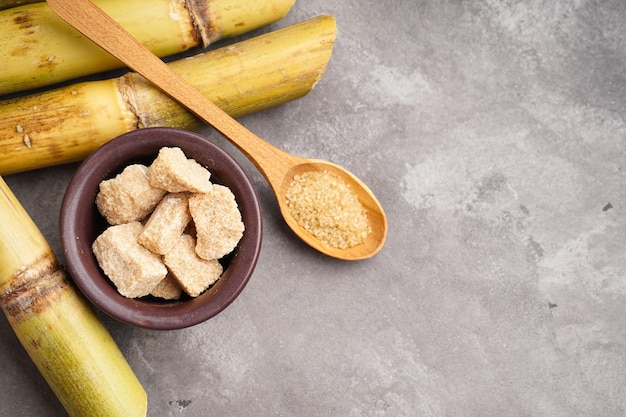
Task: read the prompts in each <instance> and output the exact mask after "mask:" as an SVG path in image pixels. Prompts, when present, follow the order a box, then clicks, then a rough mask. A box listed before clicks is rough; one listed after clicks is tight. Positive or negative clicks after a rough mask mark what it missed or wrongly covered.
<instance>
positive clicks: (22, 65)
mask: <svg viewBox="0 0 626 417" xmlns="http://www.w3.org/2000/svg"><path fill="white" fill-rule="evenodd" d="M293 2H294V0H95V3H97V4H98V6H99V7H101V8H102V9H103V10H104V11H105V12H107V13H108V14H109V15H110V16H111V17H113V19H115V20H116V21H117V22H119V23H120V24H121V25H122V26H123V27H124V28H125V29H126V30H128V31H129V32H130V33H131V34H132V35H133V36H135V37H136V38H137V39H138V40H139V41H140V42H142V43H143V44H144V45H145V46H146V47H147V48H148V49H150V50H151V51H152V52H154V53H155V54H156V55H158V56H168V55H172V54H176V53H180V52H183V51H186V50H188V49H190V48H193V47H206V46H208V45H209V44H210V43H212V42H214V41H215V40H217V39H222V38H225V37H229V36H234V35H238V34H241V33H245V32H248V31H250V30H252V29H256V28H258V27H261V26H263V25H266V24H269V23H272V22H274V21H276V20H279V19H281V18H282V17H283V16H284V15H285V14H286V13H287V12H288V11H289V9H290V8H291V6H292V5H293ZM0 28H2V31H0V54H1V55H2V58H3V63H2V69H0V95H4V94H8V93H15V92H18V91H25V90H29V89H33V88H38V87H43V86H48V85H52V84H54V83H59V82H62V81H67V80H71V79H74V78H77V77H81V76H86V75H90V74H95V73H100V72H103V71H107V70H112V69H115V68H121V67H123V65H122V63H120V62H119V61H118V60H116V59H115V58H113V57H112V56H110V55H109V54H107V53H106V52H104V51H103V50H102V49H100V48H99V47H98V46H97V45H95V44H93V42H91V41H90V40H88V39H87V38H85V37H84V36H82V35H81V34H79V33H78V32H77V31H76V30H75V29H73V28H72V27H71V26H69V25H68V24H67V23H65V22H64V21H62V20H61V19H60V18H59V17H58V16H56V14H55V13H53V12H52V10H50V8H49V7H48V5H47V4H46V3H45V2H43V3H32V4H25V5H23V6H19V7H14V8H10V9H6V10H2V11H0Z"/></svg>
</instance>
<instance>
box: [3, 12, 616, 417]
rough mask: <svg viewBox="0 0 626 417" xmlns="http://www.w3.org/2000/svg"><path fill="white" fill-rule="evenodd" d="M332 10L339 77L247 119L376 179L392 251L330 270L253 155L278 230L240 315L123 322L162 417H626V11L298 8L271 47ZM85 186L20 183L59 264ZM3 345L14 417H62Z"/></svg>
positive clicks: (57, 174)
mask: <svg viewBox="0 0 626 417" xmlns="http://www.w3.org/2000/svg"><path fill="white" fill-rule="evenodd" d="M321 13H329V14H332V15H334V16H335V17H336V19H337V24H338V30H339V35H338V39H337V43H336V47H335V51H334V55H333V58H332V60H331V63H330V66H329V68H328V71H327V73H326V75H325V77H324V78H323V79H322V81H321V82H320V83H319V84H318V85H317V87H316V89H315V90H314V91H313V92H312V93H311V94H310V95H309V96H307V97H305V98H303V99H301V100H299V101H297V102H294V103H290V104H287V105H284V106H282V107H280V108H277V109H272V110H269V111H266V112H264V113H262V114H256V115H253V116H250V117H247V118H244V119H242V122H243V123H244V124H246V125H247V126H248V127H249V128H251V129H252V130H253V131H255V132H256V133H258V134H259V135H261V136H262V137H265V138H267V139H268V140H269V141H270V142H272V143H274V144H276V145H277V146H279V147H282V148H283V149H285V150H287V151H290V152H292V153H295V154H299V155H303V156H311V157H318V158H322V159H327V160H331V161H333V162H336V163H339V164H341V165H344V166H346V167H348V168H349V169H350V170H352V171H353V172H354V173H356V174H357V175H359V176H360V177H361V178H362V179H363V180H364V181H365V182H366V183H367V184H369V185H370V187H371V188H372V189H373V190H374V192H375V193H376V194H377V195H378V197H379V199H380V200H381V202H382V204H383V205H384V206H385V208H386V211H387V214H388V216H389V227H390V229H389V236H388V241H387V244H386V246H385V248H384V249H383V250H382V252H381V253H379V254H378V255H377V256H376V257H375V258H373V259H371V260H367V261H363V262H357V263H345V262H341V261H336V260H332V259H329V258H326V257H324V256H322V255H319V254H317V253H315V252H313V251H312V250H310V249H309V248H308V247H307V246H305V245H304V244H302V243H301V242H300V241H299V240H297V239H296V238H295V237H294V236H293V235H292V234H291V232H290V231H289V230H287V228H286V227H285V226H284V224H283V223H282V221H281V220H280V218H279V217H278V211H277V207H276V204H275V202H274V200H273V197H272V195H271V194H270V191H269V188H268V187H267V186H266V185H265V183H264V181H263V180H262V178H261V176H260V175H259V174H258V173H257V172H256V171H255V170H254V169H253V167H252V165H250V164H248V163H247V162H246V161H243V159H242V158H241V157H240V155H239V156H238V157H239V159H240V160H242V162H243V163H244V165H245V167H246V168H247V171H248V172H249V173H250V175H251V176H252V178H253V179H254V181H255V184H256V185H257V186H258V191H259V194H260V197H261V200H262V204H263V210H264V221H265V235H264V248H263V251H262V255H261V259H260V261H259V264H258V268H257V270H256V272H255V275H254V276H253V278H252V280H251V281H250V283H249V285H248V286H247V287H246V289H245V291H244V292H243V293H242V295H241V296H240V297H239V298H238V299H237V300H236V301H235V302H234V303H233V304H232V305H231V306H230V307H229V308H228V309H226V310H225V311H224V312H223V313H222V314H220V315H219V316H217V317H215V318H214V319H211V320H209V321H208V322H206V323H203V324H201V325H198V326H196V327H193V328H190V329H186V330H181V331H175V332H151V331H145V330H141V329H135V328H131V327H128V326H125V325H122V324H119V323H117V322H114V321H112V320H110V319H108V318H106V317H103V320H104V321H105V323H106V325H107V327H108V328H109V329H110V331H111V333H112V334H113V336H114V337H115V339H116V341H117V342H118V343H119V345H120V347H121V348H122V350H123V352H124V354H125V355H126V357H127V358H128V360H129V362H130V364H131V366H132V367H133V369H134V370H135V371H136V373H137V375H138V377H139V378H140V380H141V382H142V383H143V384H144V386H145V388H146V390H147V392H148V395H149V401H150V405H149V415H150V416H159V417H160V416H187V417H201V416H202V417H205V416H233V417H246V416H250V417H252V416H254V417H258V416H316V417H321V416H350V417H374V416H385V417H392V416H393V417H395V416H406V417H414V416H420V417H421V416H554V417H571V416H589V417H592V416H607V417H608V416H615V417H617V416H623V415H625V414H626V388H625V387H626V362H625V360H626V346H625V345H626V277H625V275H626V257H625V255H624V247H625V246H626V218H625V216H624V211H625V208H626V191H625V185H626V160H625V158H626V144H625V141H626V122H625V120H624V117H625V115H626V98H625V97H626V72H625V70H624V68H625V66H626V65H625V64H626V31H625V30H624V29H625V27H626V2H624V1H623V0H609V1H603V2H597V1H591V0H568V1H551V0H529V1H515V0H503V1H495V0H485V1H445V0H444V1H420V0H398V1H394V2H380V1H374V0H361V1H356V0H350V1H342V2H337V1H330V0H311V1H304V0H301V1H299V2H297V3H296V4H295V6H294V8H293V9H292V11H291V12H290V13H289V15H288V16H287V17H286V18H285V19H284V20H282V21H280V22H278V23H276V24H275V25H273V26H272V27H271V28H268V29H265V30H269V29H273V28H279V27H284V26H286V25H288V24H291V23H295V22H298V21H301V20H304V19H306V18H309V17H313V16H316V15H318V14H321ZM257 33H260V32H257ZM205 132H206V133H207V135H209V136H211V137H213V138H214V139H215V140H217V141H222V140H221V138H219V137H217V136H216V135H215V134H214V133H212V132H211V131H210V130H209V129H206V131H205ZM221 143H223V141H222V142H221ZM74 169H75V165H70V166H63V167H57V168H52V169H46V170H40V171H36V172H31V173H28V174H21V175H13V176H9V177H7V178H6V180H7V182H8V183H9V184H10V185H11V187H12V189H13V190H14V192H15V193H16V195H17V196H18V197H19V198H20V201H21V202H22V203H23V204H24V206H25V207H26V208H27V210H28V211H29V212H30V213H31V215H32V216H33V218H34V219H35V221H36V222H37V224H38V225H39V226H40V228H41V230H42V231H43V232H44V234H45V235H46V237H47V238H48V239H49V240H50V242H51V244H52V245H53V246H54V248H55V250H57V251H59V244H58V233H57V224H58V212H59V207H60V203H61V199H62V194H63V192H64V189H65V186H66V185H67V182H68V181H69V177H70V175H71V174H72V172H73V170H74ZM0 332H1V333H2V338H1V339H0V369H2V372H1V373H0V385H1V386H2V387H3V390H2V393H0V413H1V414H2V415H11V416H15V417H22V416H24V417H26V416H63V415H65V414H64V411H63V410H62V408H61V406H60V405H59V404H58V402H57V400H56V399H55V397H54V395H53V394H52V393H51V391H50V390H49V389H48V388H47V386H46V384H45V382H44V381H43V380H42V379H41V377H40V376H39V374H38V373H37V371H36V370H35V369H34V367H33V365H32V364H31V363H30V360H29V359H28V357H26V355H25V353H24V351H23V350H22V348H21V346H20V345H19V343H18V342H17V340H16V338H15V337H14V335H13V334H12V332H11V330H10V328H9V326H8V324H7V323H6V320H5V319H4V318H2V319H1V321H0Z"/></svg>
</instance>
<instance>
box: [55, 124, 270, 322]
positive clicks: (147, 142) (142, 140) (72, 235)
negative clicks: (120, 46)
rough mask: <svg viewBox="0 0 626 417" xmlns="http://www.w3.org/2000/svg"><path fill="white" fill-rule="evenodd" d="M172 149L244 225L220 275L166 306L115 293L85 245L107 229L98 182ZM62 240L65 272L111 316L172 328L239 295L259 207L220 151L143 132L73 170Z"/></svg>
mask: <svg viewBox="0 0 626 417" xmlns="http://www.w3.org/2000/svg"><path fill="white" fill-rule="evenodd" d="M164 146H168V147H174V146H177V147H179V148H181V149H182V150H183V152H184V153H185V155H186V156H187V157H188V158H193V159H195V160H196V161H197V162H198V163H200V164H201V165H203V166H205V167H206V168H207V169H208V170H209V171H210V172H211V181H212V182H213V183H216V184H221V185H225V186H227V187H229V188H230V189H231V191H232V192H233V194H234V195H235V199H236V201H237V204H238V205H239V209H240V211H241V215H242V220H243V222H244V225H245V232H244V234H243V237H242V239H241V240H240V242H239V244H238V246H237V247H236V248H235V250H234V251H233V252H232V253H231V254H230V255H227V256H226V257H225V258H223V259H222V260H221V262H222V265H223V267H224V273H223V275H222V276H221V277H220V278H219V280H218V281H217V282H216V283H215V284H213V285H212V286H211V287H210V288H209V289H208V290H206V291H205V292H204V293H202V294H201V295H200V296H198V297H196V298H191V297H188V296H186V295H183V297H181V299H180V300H176V301H169V300H161V299H157V298H153V297H150V296H147V297H142V298H137V299H130V298H126V297H124V296H122V295H120V294H119V293H118V291H117V289H116V288H115V286H114V285H113V284H112V283H111V281H110V280H109V279H108V278H107V277H106V275H105V274H104V273H103V272H102V270H101V269H100V267H99V265H98V262H97V260H96V258H95V256H94V254H93V252H92V249H91V245H92V243H93V242H94V240H95V239H96V237H97V236H98V235H99V234H100V233H102V232H103V231H104V230H105V229H106V227H108V225H107V223H106V220H104V218H103V217H102V216H101V215H100V213H99V211H98V209H97V207H96V204H95V197H96V194H97V192H98V187H99V184H100V182H101V181H103V180H105V179H109V178H112V177H114V176H116V175H117V174H118V173H120V172H121V171H122V170H123V169H124V168H125V167H126V166H128V165H130V164H133V163H142V164H144V165H147V166H148V165H150V163H151V162H152V161H153V160H154V159H155V158H156V156H157V154H158V151H159V149H161V148H162V147H164ZM59 225H60V236H61V246H62V248H63V255H64V258H65V262H66V267H67V270H68V272H69V274H70V276H71V277H72V279H73V281H74V282H75V284H76V286H77V287H78V288H79V289H80V291H81V292H82V293H83V294H84V295H85V297H86V298H87V299H88V300H89V301H91V302H92V303H93V304H94V305H95V306H96V307H97V308H99V309H100V310H102V311H103V312H104V313H106V314H108V315H109V316H111V317H113V318H115V319H117V320H119V321H121V322H124V323H127V324H130V325H134V326H138V327H142V328H147V329H156V330H172V329H180V328H185V327H189V326H192V325H195V324H198V323H200V322H203V321H205V320H207V319H209V318H211V317H213V316H215V315H216V314H218V313H220V312H221V311H222V310H223V309H224V308H226V307H227V306H228V305H229V304H230V303H232V302H233V301H234V300H235V298H237V296H238V295H239V294H240V293H241V291H242V290H243V289H244V287H245V286H246V284H247V282H248V280H249V279H250V276H251V275H252V273H253V271H254V268H255V266H256V263H257V259H258V256H259V252H260V249H261V234H262V222H261V210H260V207H259V201H258V198H257V195H256V192H255V190H254V187H253V185H252V183H251V182H250V179H249V178H248V176H247V175H246V173H245V172H244V171H243V169H242V168H241V166H240V165H239V164H238V163H237V161H236V160H235V159H233V158H232V157H231V156H230V155H229V154H228V153H227V152H226V151H224V150H223V149H221V148H220V147H218V146H217V145H216V144H214V143H213V142H211V141H210V140H209V139H207V138H205V137H203V136H201V135H198V134H196V133H193V132H189V131H185V130H179V129H173V128H161V127H158V128H147V129H140V130H135V131H132V132H129V133H125V134H123V135H121V136H119V137H117V138H115V139H113V140H111V141H109V142H107V143H106V144H105V145H103V146H101V147H100V148H99V149H97V150H96V151H95V152H93V153H92V154H91V155H90V156H89V157H88V158H87V159H85V161H84V162H83V163H82V164H81V165H80V166H79V168H78V170H77V171H76V173H75V174H74V176H73V177H72V179H71V180H70V183H69V185H68V187H67V191H66V193H65V195H64V198H63V203H62V206H61V216H60V222H59Z"/></svg>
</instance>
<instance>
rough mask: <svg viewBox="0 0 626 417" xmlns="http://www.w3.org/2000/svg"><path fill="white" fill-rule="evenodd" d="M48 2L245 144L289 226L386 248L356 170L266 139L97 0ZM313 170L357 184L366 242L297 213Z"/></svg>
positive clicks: (378, 215) (327, 250) (342, 252)
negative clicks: (312, 224) (313, 227)
mask: <svg viewBox="0 0 626 417" xmlns="http://www.w3.org/2000/svg"><path fill="white" fill-rule="evenodd" d="M47 3H48V6H49V7H50V8H51V9H52V10H53V11H54V12H55V13H56V14H58V15H59V16H60V17H61V18H62V19H63V20H65V21H66V22H67V23H69V24H70V25H72V26H73V27H74V28H75V29H76V30H78V31H79V32H81V33H82V34H83V35H85V36H86V37H87V38H89V39H91V40H92V41H93V42H95V43H96V44H98V45H100V47H102V48H103V49H105V50H106V51H107V52H109V53H110V54H111V55H113V56H115V57H116V58H117V59H119V60H120V61H122V62H123V63H124V64H126V65H127V66H128V67H130V68H132V69H133V70H135V71H136V72H137V73H139V74H141V75H142V76H143V77H145V78H146V79H147V80H149V81H150V82H152V83H153V84H155V85H156V86H158V87H159V88H160V89H161V90H163V91H164V92H165V93H166V94H168V95H170V96H171V97H172V98H173V99H175V100H177V101H178V102H179V103H181V104H182V105H183V106H185V107H187V108H188V109H189V110H190V111H191V112H193V113H195V114H196V115H197V116H198V117H199V118H200V119H202V120H204V121H205V122H207V123H209V124H210V125H212V126H213V127H214V128H215V129H216V130H218V131H219V132H220V133H221V134H222V135H224V136H225V137H226V138H227V139H228V140H230V141H231V142H232V143H233V144H234V145H235V146H236V147H237V148H239V150H241V151H242V152H243V153H244V154H245V155H246V156H247V157H248V158H249V159H250V160H251V161H252V163H254V165H255V166H256V167H257V168H258V169H259V171H260V172H261V173H262V174H263V175H264V176H265V178H266V180H267V182H268V183H269V184H270V186H271V188H272V189H273V191H274V194H275V195H276V198H277V200H278V205H279V207H280V211H281V213H282V215H283V217H284V218H285V221H286V222H287V224H288V225H289V227H290V228H291V229H292V230H293V231H294V232H295V233H296V234H297V235H298V236H299V237H300V238H301V239H302V240H304V241H305V242H306V243H307V244H309V245H310V246H311V247H313V248H314V249H317V250H318V251H320V252H322V253H324V254H326V255H329V256H332V257H334V258H338V259H344V260H357V259H365V258H369V257H371V256H373V255H375V254H376V253H377V252H378V251H379V250H380V249H381V248H382V246H383V243H384V241H385V237H386V235H387V218H386V217H385V213H384V211H383V208H382V206H381V205H380V203H379V202H378V200H377V199H376V197H375V196H374V194H373V193H372V192H371V191H370V189H369V188H368V187H367V186H366V185H365V184H364V183H363V182H361V181H360V180H359V179H358V178H357V177H356V176H354V175H353V174H351V173H350V172H348V171H346V170H345V169H344V168H341V167H339V166H337V165H335V164H332V163H330V162H326V161H321V160H317V159H306V158H300V157H297V156H294V155H291V154H288V153H286V152H284V151H282V150H280V149H278V148H276V147H274V146H272V145H270V144H269V143H267V142H265V141H264V140H263V139H261V138H259V137H258V136H256V135H255V134H253V133H252V132H250V131H249V130H248V129H246V128H245V127H243V126H242V125H241V124H239V123H238V122H237V121H235V120H234V119H233V118H232V117H230V116H229V115H228V114H226V113H225V112H224V111H223V110H221V109H220V108H219V107H217V106H216V105H215V104H214V103H212V102H211V101H210V100H209V99H207V98H206V97H204V96H203V95H202V94H201V93H200V92H199V91H198V90H197V89H196V88H195V87H193V86H192V85H190V84H189V83H188V82H187V81H186V80H184V79H183V78H182V77H180V76H179V75H178V74H177V73H175V72H174V71H172V70H171V69H170V68H169V67H168V66H167V65H166V64H165V63H164V62H163V61H162V60H161V59H160V58H158V57H157V56H155V55H154V54H153V53H152V52H150V51H149V50H148V49H146V48H145V47H144V46H143V45H142V44H141V43H139V42H138V41H137V40H136V39H135V38H134V37H133V36H132V35H131V34H129V33H128V32H127V31H126V30H125V29H123V28H122V27H121V26H120V25H119V24H117V22H115V21H114V20H113V19H111V18H110V17H109V16H108V15H107V14H106V13H104V12H103V11H102V10H101V9H100V8H98V7H97V6H96V5H94V4H93V3H92V2H91V1H89V0H47ZM307 171H330V172H333V173H335V174H337V175H339V176H340V177H341V178H342V179H343V180H344V181H345V182H346V183H347V184H349V185H350V186H351V188H352V190H353V191H354V192H355V193H356V194H357V195H358V198H359V200H360V201H361V203H362V204H363V206H364V207H365V210H366V213H367V216H368V219H369V222H370V225H371V228H372V232H371V233H370V234H369V235H368V237H367V238H366V240H365V242H363V243H361V244H359V245H357V246H353V247H350V248H347V249H339V248H335V247H331V246H327V245H324V244H322V242H320V241H319V240H318V239H317V238H316V237H314V236H313V235H312V234H310V233H309V232H308V231H306V230H305V229H304V228H303V227H302V226H301V225H300V224H299V223H298V222H297V221H296V219H294V218H293V216H292V215H291V214H290V212H289V208H288V207H287V202H286V198H285V194H286V191H287V188H288V187H289V185H290V184H291V182H292V181H293V178H294V176H295V175H298V174H302V173H303V172H307Z"/></svg>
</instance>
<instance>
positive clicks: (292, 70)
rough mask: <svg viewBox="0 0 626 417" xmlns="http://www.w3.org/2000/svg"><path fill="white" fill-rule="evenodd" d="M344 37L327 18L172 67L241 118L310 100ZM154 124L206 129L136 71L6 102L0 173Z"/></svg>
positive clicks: (72, 157)
mask: <svg viewBox="0 0 626 417" xmlns="http://www.w3.org/2000/svg"><path fill="white" fill-rule="evenodd" d="M336 34H337V28H336V23H335V19H334V18H333V17H332V16H328V15H322V16H318V17H315V18H312V19H309V20H306V21H304V22H301V23H298V24H295V25H292V26H288V27H286V28H283V29H279V30H276V31H273V32H270V33H266V34H264V35H261V36H257V37H255V38H251V39H248V40H245V41H241V42H238V43H235V44H232V45H229V46H226V47H223V48H219V49H215V50H211V51H208V52H205V53H202V54H198V55H195V56H192V57H189V58H185V59H182V60H179V61H174V62H172V63H170V64H169V65H170V66H171V67H172V68H173V69H174V70H175V71H176V72H178V73H179V74H180V75H181V76H182V77H183V78H185V79H186V80H187V81H188V82H190V83H191V84H192V85H194V86H195V87H196V88H198V90H200V91H201V92H202V94H204V95H205V96H206V97H207V98H208V99H209V100H212V101H213V102H214V103H215V104H217V105H218V106H219V107H220V108H221V109H222V110H224V111H225V112H227V113H228V114H230V115H231V116H233V117H240V116H244V115H246V114H251V113H254V112H259V111H262V110H265V109H269V108H271V107H275V106H278V105H281V104H284V103H287V102H289V101H292V100H296V99H299V98H301V97H304V96H305V95H307V94H308V93H309V92H310V91H311V90H312V89H313V88H314V86H315V85H316V84H317V83H318V81H320V80H321V78H322V77H323V75H324V72H325V70H326V67H327V65H328V63H329V61H330V58H331V55H332V51H333V46H334V42H335V37H336ZM153 126H169V127H176V128H180V129H188V130H193V129H197V128H198V127H200V126H202V124H201V123H200V122H199V121H198V119H197V118H196V117H195V116H194V115H192V114H191V113H190V112H188V111H187V110H186V109H185V108H183V107H182V106H181V105H179V104H178V103H177V102H175V101H174V100H172V99H171V98H170V97H168V96H167V95H165V94H164V93H162V92H161V91H160V90H159V89H157V88H155V87H154V86H152V84H150V83H148V82H146V81H145V80H144V79H143V78H142V77H140V76H139V75H137V74H135V73H128V74H126V75H123V76H121V77H119V78H112V79H107V80H99V81H90V82H85V83H78V84H73V85H69V86H66V87H62V88H59V89H55V90H49V91H44V92H41V93H37V94H31V95H27V96H23V97H19V98H15V99H9V100H5V101H0V174H11V173H16V172H23V171H28V170H32V169H37V168H43V167H47V166H53V165H58V164H63V163H68V162H75V161H79V160H82V159H84V158H85V157H86V156H87V155H89V154H90V153H91V152H93V151H94V150H95V149H97V148H98V147H99V146H101V145H102V144H104V143H106V142H108V141H109V140H111V139H113V138H114V137H116V136H119V135H121V134H123V133H126V132H129V131H131V130H135V129H138V128H143V127H153ZM26 138H28V140H26Z"/></svg>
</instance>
